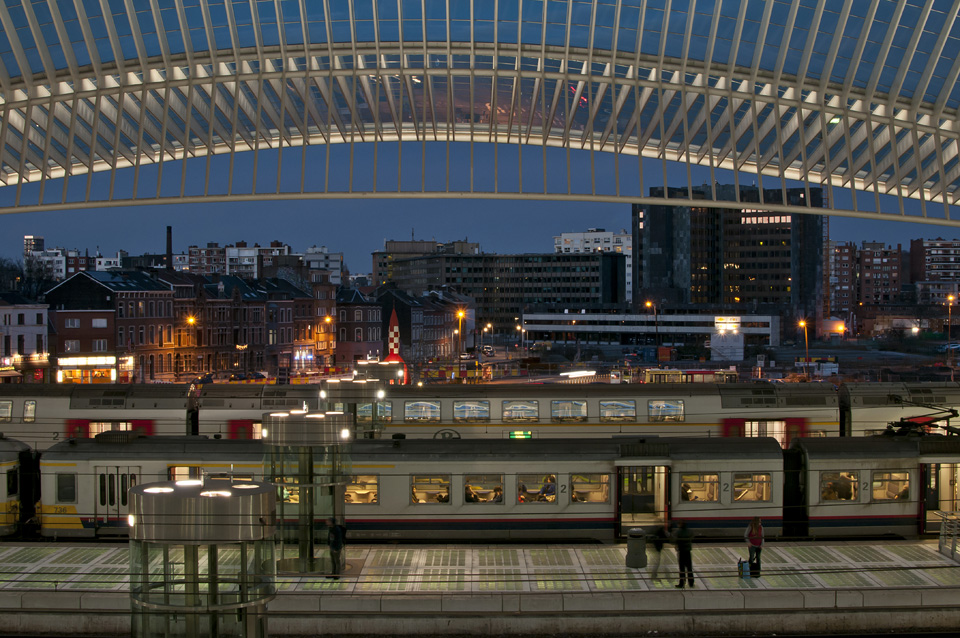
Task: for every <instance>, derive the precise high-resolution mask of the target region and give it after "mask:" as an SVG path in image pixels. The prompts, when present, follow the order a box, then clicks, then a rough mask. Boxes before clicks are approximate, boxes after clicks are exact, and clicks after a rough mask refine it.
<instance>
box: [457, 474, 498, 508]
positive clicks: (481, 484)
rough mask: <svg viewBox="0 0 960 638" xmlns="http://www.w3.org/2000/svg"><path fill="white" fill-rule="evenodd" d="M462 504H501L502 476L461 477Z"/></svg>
mask: <svg viewBox="0 0 960 638" xmlns="http://www.w3.org/2000/svg"><path fill="white" fill-rule="evenodd" d="M463 502H464V503H502V502H503V474H467V475H466V476H464V477H463Z"/></svg>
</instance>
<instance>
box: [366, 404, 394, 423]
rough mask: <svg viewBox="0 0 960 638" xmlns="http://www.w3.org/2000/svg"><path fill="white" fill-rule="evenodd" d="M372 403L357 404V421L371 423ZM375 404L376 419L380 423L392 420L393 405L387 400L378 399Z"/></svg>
mask: <svg viewBox="0 0 960 638" xmlns="http://www.w3.org/2000/svg"><path fill="white" fill-rule="evenodd" d="M373 406H374V404H373V403H358V404H357V423H371V422H372V421H373V418H372V415H373ZM376 406H377V420H378V421H379V422H380V423H390V422H391V421H392V420H393V406H392V405H391V404H390V402H389V401H380V402H378V403H377V404H376Z"/></svg>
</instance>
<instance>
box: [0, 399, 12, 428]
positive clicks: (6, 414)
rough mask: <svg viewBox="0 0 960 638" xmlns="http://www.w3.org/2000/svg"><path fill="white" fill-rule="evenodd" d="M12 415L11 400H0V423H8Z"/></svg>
mask: <svg viewBox="0 0 960 638" xmlns="http://www.w3.org/2000/svg"><path fill="white" fill-rule="evenodd" d="M12 416H13V401H10V400H6V401H0V423H10V418H11V417H12Z"/></svg>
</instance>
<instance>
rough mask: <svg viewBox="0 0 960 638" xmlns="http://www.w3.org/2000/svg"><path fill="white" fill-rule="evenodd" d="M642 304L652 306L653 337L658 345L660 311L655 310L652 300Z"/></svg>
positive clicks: (655, 306) (655, 305)
mask: <svg viewBox="0 0 960 638" xmlns="http://www.w3.org/2000/svg"><path fill="white" fill-rule="evenodd" d="M644 305H645V306H646V307H647V308H653V329H654V331H655V334H656V336H655V337H654V340H655V342H656V344H657V345H658V346H659V345H660V313H659V312H658V310H657V304H655V303H653V302H652V301H648V302H647V303H645V304H644ZM658 357H659V356H658Z"/></svg>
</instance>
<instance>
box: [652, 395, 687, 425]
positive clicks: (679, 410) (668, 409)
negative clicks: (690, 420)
mask: <svg viewBox="0 0 960 638" xmlns="http://www.w3.org/2000/svg"><path fill="white" fill-rule="evenodd" d="M647 420H648V421H651V422H663V421H683V420H684V419H683V400H682V399H674V400H658V401H647Z"/></svg>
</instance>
